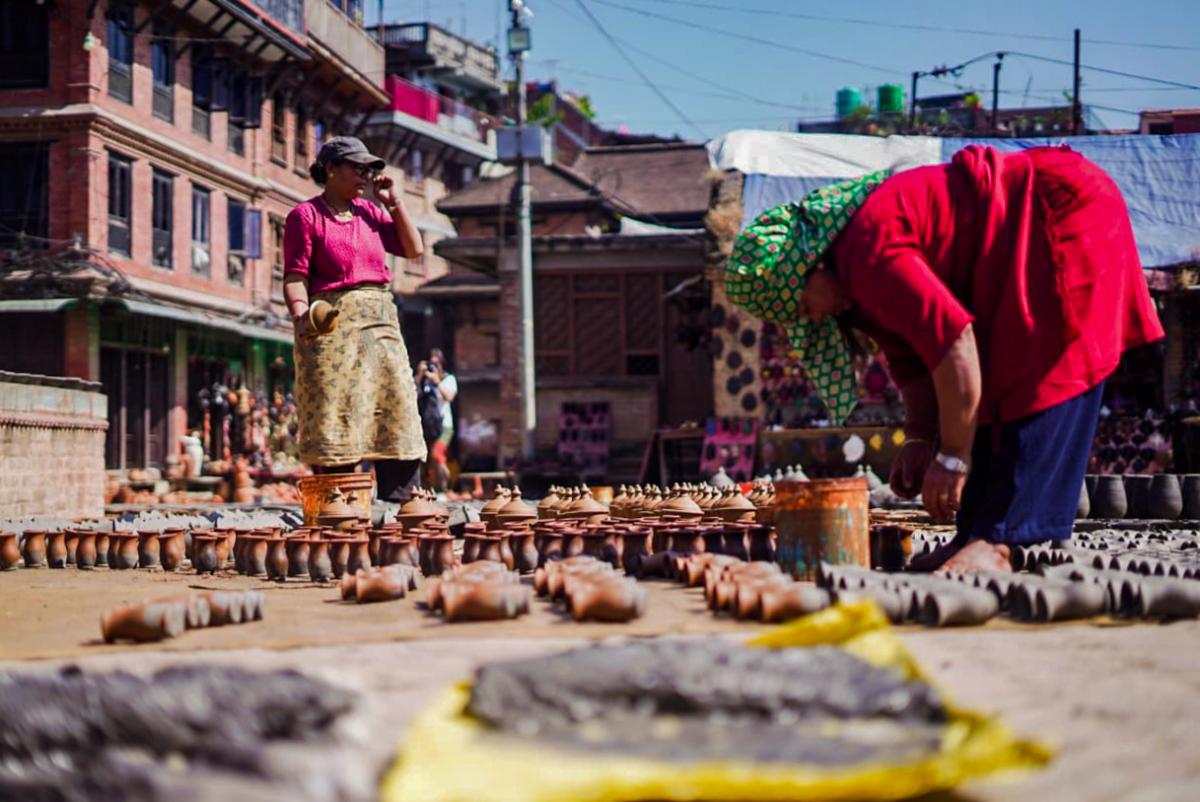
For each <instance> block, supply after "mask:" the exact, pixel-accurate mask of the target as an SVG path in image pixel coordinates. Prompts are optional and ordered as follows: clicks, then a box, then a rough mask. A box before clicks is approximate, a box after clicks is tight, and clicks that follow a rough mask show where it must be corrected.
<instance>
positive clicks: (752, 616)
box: [733, 575, 794, 620]
mask: <svg viewBox="0 0 1200 802" xmlns="http://www.w3.org/2000/svg"><path fill="white" fill-rule="evenodd" d="M735 584H736V585H737V596H736V598H735V599H734V603H733V614H734V616H735V617H736V618H742V619H746V620H759V619H761V618H762V593H763V590H764V589H765V588H768V587H779V586H783V585H791V584H794V582H793V580H792V578H791V577H789V576H783V575H776V576H760V577H751V578H749V579H747V580H745V581H744V582H737V583H735Z"/></svg>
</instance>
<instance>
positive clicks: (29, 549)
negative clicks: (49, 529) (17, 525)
mask: <svg viewBox="0 0 1200 802" xmlns="http://www.w3.org/2000/svg"><path fill="white" fill-rule="evenodd" d="M21 558H22V559H24V560H25V567H26V568H43V567H45V565H46V533H45V532H34V531H32V530H28V529H27V530H25V532H24V534H23V536H22V538H21Z"/></svg>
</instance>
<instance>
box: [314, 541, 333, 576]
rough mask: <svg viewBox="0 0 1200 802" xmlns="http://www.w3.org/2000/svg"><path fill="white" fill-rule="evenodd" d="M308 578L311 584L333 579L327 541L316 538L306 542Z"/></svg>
mask: <svg viewBox="0 0 1200 802" xmlns="http://www.w3.org/2000/svg"><path fill="white" fill-rule="evenodd" d="M308 578H309V579H311V580H312V581H313V582H328V581H329V580H330V579H332V578H333V561H332V560H331V559H330V556H329V541H328V540H324V539H322V538H318V539H316V540H310V541H308Z"/></svg>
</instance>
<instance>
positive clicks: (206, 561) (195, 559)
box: [192, 534, 266, 574]
mask: <svg viewBox="0 0 1200 802" xmlns="http://www.w3.org/2000/svg"><path fill="white" fill-rule="evenodd" d="M263 542H264V543H265V542H266V541H263ZM192 567H193V568H195V569H196V573H197V574H215V573H216V572H217V569H218V568H220V567H221V564H220V560H219V559H218V557H217V537H216V535H208V534H205V535H200V534H193V535H192Z"/></svg>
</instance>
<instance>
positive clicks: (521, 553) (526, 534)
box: [510, 529, 538, 574]
mask: <svg viewBox="0 0 1200 802" xmlns="http://www.w3.org/2000/svg"><path fill="white" fill-rule="evenodd" d="M510 545H511V546H512V552H513V567H515V568H516V570H517V571H519V572H521V573H523V574H530V573H533V571H534V570H535V569H536V568H537V567H538V550H537V549H536V548H534V545H533V530H532V529H523V530H521V531H519V532H514V533H513V536H512V539H511V541H510Z"/></svg>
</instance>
